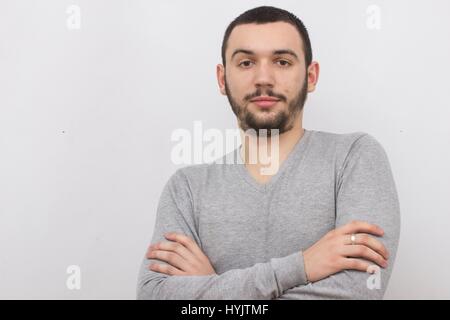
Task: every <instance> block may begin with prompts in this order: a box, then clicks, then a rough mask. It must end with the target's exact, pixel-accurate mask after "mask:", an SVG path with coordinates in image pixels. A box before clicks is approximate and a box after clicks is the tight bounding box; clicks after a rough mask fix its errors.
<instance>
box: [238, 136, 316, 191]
mask: <svg viewBox="0 0 450 320" xmlns="http://www.w3.org/2000/svg"><path fill="white" fill-rule="evenodd" d="M303 129H304V132H303V136H302V137H301V138H300V139H299V140H298V141H297V142H296V144H295V146H294V148H293V149H292V150H291V152H290V153H289V154H288V156H287V157H286V159H285V160H284V161H283V163H282V164H281V165H280V167H279V169H278V172H277V173H276V174H275V175H273V176H272V178H270V180H269V181H268V182H266V183H260V182H258V181H256V180H255V178H253V176H252V175H251V174H250V172H249V171H248V170H247V168H246V167H245V163H244V161H243V159H242V156H241V152H240V149H241V147H242V144H241V145H240V146H239V147H238V148H237V149H236V150H235V153H237V155H236V154H235V158H234V159H238V163H237V164H236V165H233V167H235V170H236V172H237V173H238V174H239V175H240V176H241V177H242V178H243V179H244V180H245V181H246V182H247V183H249V184H250V185H251V186H252V187H253V188H255V189H256V190H258V191H260V192H266V191H268V190H270V189H271V188H272V187H273V186H274V185H275V184H276V183H277V181H278V180H279V179H280V177H281V176H283V174H284V173H285V171H286V170H288V168H290V167H291V166H292V164H293V163H300V162H301V161H302V159H303V157H304V155H305V151H306V148H307V146H308V141H309V139H310V135H311V132H312V130H307V129H305V128H303ZM236 157H237V158H236Z"/></svg>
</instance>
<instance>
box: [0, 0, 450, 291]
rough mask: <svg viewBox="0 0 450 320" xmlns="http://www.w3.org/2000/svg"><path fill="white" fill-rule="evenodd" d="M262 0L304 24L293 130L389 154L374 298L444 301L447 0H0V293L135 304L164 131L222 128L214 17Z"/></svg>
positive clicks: (160, 179) (163, 172)
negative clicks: (307, 63)
mask: <svg viewBox="0 0 450 320" xmlns="http://www.w3.org/2000/svg"><path fill="white" fill-rule="evenodd" d="M262 4H269V5H274V6H278V7H281V8H284V9H287V10H290V11H292V12H293V13H295V14H296V15H298V16H299V17H300V18H301V19H302V20H303V21H304V23H305V25H306V26H307V28H308V29H309V32H310V37H311V40H312V46H313V53H314V60H316V61H319V63H320V65H321V73H320V78H319V84H318V87H317V90H316V92H314V93H313V94H310V95H309V97H308V101H307V103H306V106H305V111H304V118H303V121H304V123H303V124H304V127H305V128H307V129H311V130H322V131H329V132H336V133H347V132H354V131H364V132H367V133H369V134H371V135H373V136H374V137H375V138H376V139H377V140H378V141H380V143H381V144H382V145H383V147H384V148H385V150H386V152H387V154H388V157H389V160H390V163H391V167H392V171H393V173H394V177H395V181H396V185H397V189H398V193H399V198H400V205H401V213H402V230H401V239H400V247H399V251H398V255H397V260H396V265H395V269H394V272H393V274H392V278H391V281H390V285H389V288H388V290H387V292H386V295H385V298H387V299H393V298H401V299H410V298H425V299H426V298H439V299H443V298H446V299H449V298H450V276H449V275H448V271H449V270H450V254H449V253H450V250H449V245H450V232H449V230H450V204H449V198H450V192H449V191H450V168H449V163H450V152H449V149H450V148H449V147H450V128H449V125H448V121H449V118H450V90H449V89H450V88H449V74H450V60H449V56H450V42H449V41H448V39H449V35H450V19H449V17H450V2H449V1H446V0H440V1H439V0H427V1H424V0H422V1H409V0H408V1H407V0H396V1H387V0H385V1H383V0H378V1H375V0H374V1H365V0H340V1H331V0H330V1H325V0H320V1H317V0H316V1H299V0H295V1H266V2H262V1H237V0H233V1H203V0H195V1H194V0H192V1H182V0H179V1H174V0H167V1H166V0H164V1H144V0H133V1H125V0H123V1H106V0H101V1H98V0H95V1H93V0H83V1H82V0H73V1H65V0H53V1H50V0H45V1H44V0H42V1H33V0H29V1H20V0H19V1H17V0H14V1H12V0H11V1H8V0H1V1H0V298H3V299H10V298H23V299H31V298H40V299H49V298H56V299H96V298H102V299H116V298H121V299H122V298H123V299H135V289H136V279H137V273H138V268H139V265H140V263H141V259H142V257H143V255H144V252H145V250H146V247H147V244H148V242H149V241H150V239H151V236H152V232H153V224H154V221H155V211H156V206H157V203H158V199H159V196H160V193H161V191H162V188H163V186H164V184H165V182H166V181H167V179H168V178H169V176H170V175H171V174H172V173H173V172H174V171H175V170H176V169H177V168H178V165H176V164H174V163H173V162H172V161H171V150H172V148H173V146H174V144H175V143H174V142H173V141H171V134H172V133H173V132H174V130H176V129H179V128H185V129H187V130H190V131H192V130H193V123H194V121H197V120H199V121H202V124H203V128H204V129H208V128H218V129H220V130H225V129H228V128H236V120H235V117H234V115H233V113H232V112H231V108H230V106H229V104H228V101H227V99H226V97H224V96H222V95H220V93H219V90H218V87H217V83H216V78H215V67H216V64H217V63H219V62H220V46H221V41H222V37H223V33H224V31H225V28H226V26H227V25H228V23H229V22H231V20H232V19H234V18H235V17H236V16H237V15H239V14H240V13H242V12H243V11H245V10H247V9H250V8H252V7H256V6H259V5H262ZM71 5H75V6H77V8H79V9H80V20H79V21H80V25H79V26H80V28H79V29H72V28H70V27H69V26H68V19H70V17H71V13H70V12H71V11H69V13H68V11H67V10H68V8H69V7H70V6H71ZM373 6H375V8H376V10H378V12H379V18H380V19H379V28H378V29H377V28H372V27H371V25H370V23H369V24H368V21H369V20H370V19H371V18H370V17H371V12H373V11H371V10H372V9H373V8H374V7H373ZM370 8H372V9H370ZM368 10H369V11H368ZM368 19H369V20H368ZM71 265H76V266H79V267H80V270H81V288H80V290H70V289H69V288H68V287H67V285H66V281H67V279H68V277H69V274H68V273H67V268H68V266H71Z"/></svg>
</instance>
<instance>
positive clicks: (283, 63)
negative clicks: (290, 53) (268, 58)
mask: <svg viewBox="0 0 450 320" xmlns="http://www.w3.org/2000/svg"><path fill="white" fill-rule="evenodd" d="M276 63H278V65H279V66H281V67H289V66H290V65H291V63H290V62H289V61H287V60H277V61H276Z"/></svg>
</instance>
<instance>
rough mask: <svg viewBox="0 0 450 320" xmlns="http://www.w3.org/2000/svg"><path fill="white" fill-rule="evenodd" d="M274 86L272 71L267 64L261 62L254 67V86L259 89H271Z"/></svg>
mask: <svg viewBox="0 0 450 320" xmlns="http://www.w3.org/2000/svg"><path fill="white" fill-rule="evenodd" d="M274 84H275V77H274V74H273V69H272V68H271V66H270V65H269V64H268V63H267V62H261V63H260V64H259V65H257V67H256V72H255V86H256V87H258V88H260V87H270V88H273V86H274Z"/></svg>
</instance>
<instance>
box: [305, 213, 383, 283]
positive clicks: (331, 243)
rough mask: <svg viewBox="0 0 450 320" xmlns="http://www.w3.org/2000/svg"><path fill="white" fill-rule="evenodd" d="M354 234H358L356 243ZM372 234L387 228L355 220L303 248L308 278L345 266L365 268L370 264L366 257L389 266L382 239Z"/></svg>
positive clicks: (378, 233)
mask: <svg viewBox="0 0 450 320" xmlns="http://www.w3.org/2000/svg"><path fill="white" fill-rule="evenodd" d="M358 232H363V233H358ZM352 234H355V242H354V244H352V241H351V235H352ZM369 234H373V235H376V236H382V235H383V234H384V231H383V230H382V229H381V228H380V227H378V226H375V225H372V224H369V223H366V222H363V221H353V222H350V223H348V224H346V225H344V226H342V227H340V228H337V229H335V230H332V231H330V232H328V233H327V234H326V235H325V236H323V237H322V238H321V239H320V240H319V241H318V242H316V243H315V244H314V245H312V246H311V247H310V248H308V249H307V250H305V251H304V252H303V259H304V264H305V271H306V276H307V278H308V280H309V281H310V282H315V281H318V280H321V279H323V278H326V277H328V276H330V275H332V274H335V273H337V272H340V271H342V270H360V271H364V272H366V271H367V270H368V268H369V266H370V265H371V264H370V263H369V262H368V261H365V260H369V261H372V262H374V263H376V264H378V265H379V266H380V267H382V268H386V267H387V259H388V258H389V253H388V251H387V249H386V248H385V246H384V245H383V244H382V243H381V242H380V241H379V240H377V239H375V238H374V237H371V236H370V235H369ZM358 258H362V259H365V260H362V259H358Z"/></svg>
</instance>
